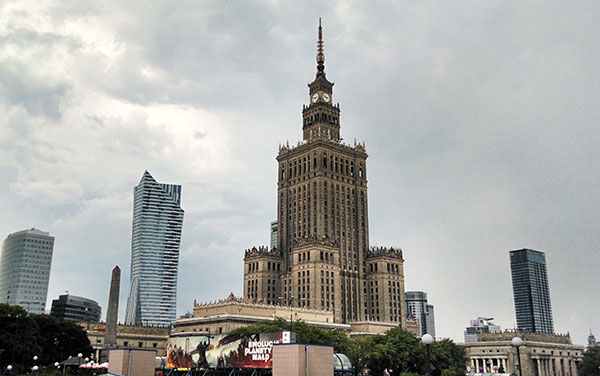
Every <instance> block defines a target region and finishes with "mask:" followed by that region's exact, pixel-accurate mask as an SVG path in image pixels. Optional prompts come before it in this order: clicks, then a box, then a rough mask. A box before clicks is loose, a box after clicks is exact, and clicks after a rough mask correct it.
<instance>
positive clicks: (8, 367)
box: [6, 364, 12, 374]
mask: <svg viewBox="0 0 600 376" xmlns="http://www.w3.org/2000/svg"><path fill="white" fill-rule="evenodd" d="M6 370H7V371H8V373H9V374H10V371H11V370H12V365H10V364H9V365H8V366H6Z"/></svg>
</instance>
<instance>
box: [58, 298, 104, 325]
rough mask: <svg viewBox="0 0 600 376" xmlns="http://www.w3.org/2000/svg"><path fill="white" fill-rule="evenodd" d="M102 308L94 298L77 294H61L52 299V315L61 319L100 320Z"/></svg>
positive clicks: (78, 320) (77, 320) (76, 320)
mask: <svg viewBox="0 0 600 376" xmlns="http://www.w3.org/2000/svg"><path fill="white" fill-rule="evenodd" d="M101 313H102V308H100V306H99V305H98V302H97V301H95V300H92V299H88V298H84V297H81V296H75V295H69V294H64V295H59V296H58V299H54V300H52V308H51V309H50V316H53V317H56V318H57V319H59V320H66V321H75V322H98V321H100V314H101Z"/></svg>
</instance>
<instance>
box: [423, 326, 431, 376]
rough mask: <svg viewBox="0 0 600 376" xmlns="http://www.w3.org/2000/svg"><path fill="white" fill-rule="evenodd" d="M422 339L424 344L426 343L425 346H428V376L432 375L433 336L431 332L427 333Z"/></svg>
mask: <svg viewBox="0 0 600 376" xmlns="http://www.w3.org/2000/svg"><path fill="white" fill-rule="evenodd" d="M421 340H422V341H423V344H425V348H427V376H429V375H431V352H430V351H431V350H430V349H429V346H431V344H432V343H433V337H432V336H431V334H425V335H423V337H422V338H421Z"/></svg>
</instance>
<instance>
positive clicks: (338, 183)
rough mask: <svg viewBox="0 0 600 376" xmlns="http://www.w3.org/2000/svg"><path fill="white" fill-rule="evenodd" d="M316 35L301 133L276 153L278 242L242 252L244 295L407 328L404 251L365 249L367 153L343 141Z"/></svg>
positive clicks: (341, 318) (341, 320)
mask: <svg viewBox="0 0 600 376" xmlns="http://www.w3.org/2000/svg"><path fill="white" fill-rule="evenodd" d="M318 33H319V38H318V51H317V72H316V77H315V79H314V81H313V82H311V83H310V84H309V85H308V87H309V93H308V94H309V97H308V100H309V104H308V105H304V106H303V110H302V134H303V138H302V140H301V141H300V142H298V144H297V145H296V146H290V145H289V144H286V145H284V146H280V148H279V153H278V156H277V162H278V166H277V244H276V247H271V249H268V248H267V247H258V248H256V247H255V248H252V249H248V250H246V253H245V257H244V297H245V298H246V299H250V300H253V301H256V302H264V303H266V304H284V305H290V306H296V307H302V308H310V309H317V310H324V311H330V312H333V316H334V321H335V322H336V323H353V322H369V321H376V322H385V323H393V324H394V325H395V326H401V327H406V312H405V303H404V272H403V263H404V260H403V258H402V251H401V250H400V249H395V248H370V247H369V220H368V205H367V164H366V160H367V153H366V150H365V145H364V144H361V143H356V142H354V144H353V145H348V144H344V143H343V142H342V138H341V135H340V107H339V104H334V101H333V83H332V82H330V81H328V80H327V78H326V76H325V64H324V63H325V57H324V53H323V38H322V28H321V25H320V24H319V29H318Z"/></svg>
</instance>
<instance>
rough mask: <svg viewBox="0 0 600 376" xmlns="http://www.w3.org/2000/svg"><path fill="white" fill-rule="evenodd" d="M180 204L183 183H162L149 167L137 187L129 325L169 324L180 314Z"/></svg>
mask: <svg viewBox="0 0 600 376" xmlns="http://www.w3.org/2000/svg"><path fill="white" fill-rule="evenodd" d="M180 205H181V186H180V185H174V184H160V183H158V182H156V180H154V178H153V177H152V175H150V173H149V172H148V171H145V172H144V175H143V176H142V179H141V180H140V183H139V184H138V185H137V186H136V187H135V188H134V202H133V229H132V239H131V277H130V289H129V297H128V300H127V309H126V317H125V322H126V323H127V324H129V325H169V324H170V323H171V322H173V321H174V320H175V318H176V302H177V269H178V265H179V245H180V241H181V229H182V226H183V209H182V208H181V206H180Z"/></svg>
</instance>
